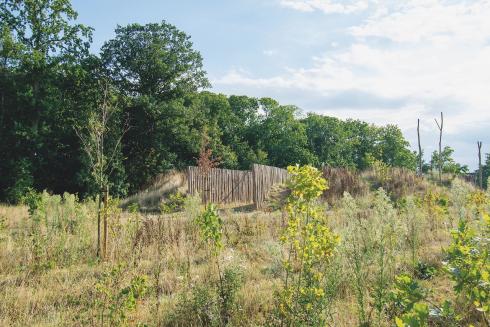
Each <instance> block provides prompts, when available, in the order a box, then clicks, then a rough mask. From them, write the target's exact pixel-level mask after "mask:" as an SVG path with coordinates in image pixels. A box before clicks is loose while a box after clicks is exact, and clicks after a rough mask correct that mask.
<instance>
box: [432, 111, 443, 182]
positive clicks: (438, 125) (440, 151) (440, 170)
mask: <svg viewBox="0 0 490 327" xmlns="http://www.w3.org/2000/svg"><path fill="white" fill-rule="evenodd" d="M434 120H435V121H436V124H437V127H438V128H439V160H438V168H439V183H442V129H443V128H444V116H443V114H442V112H441V123H440V124H439V122H438V121H437V119H434Z"/></svg>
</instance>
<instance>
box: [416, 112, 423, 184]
mask: <svg viewBox="0 0 490 327" xmlns="http://www.w3.org/2000/svg"><path fill="white" fill-rule="evenodd" d="M417 139H418V143H419V175H420V176H422V146H421V145H420V119H417Z"/></svg>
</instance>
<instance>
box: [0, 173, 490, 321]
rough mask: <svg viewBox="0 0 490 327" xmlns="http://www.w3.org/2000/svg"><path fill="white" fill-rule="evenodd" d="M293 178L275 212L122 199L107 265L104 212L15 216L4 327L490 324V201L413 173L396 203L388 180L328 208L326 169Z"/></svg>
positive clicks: (3, 258)
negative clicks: (100, 215)
mask: <svg viewBox="0 0 490 327" xmlns="http://www.w3.org/2000/svg"><path fill="white" fill-rule="evenodd" d="M307 168H309V170H308V169H307ZM292 173H293V178H292V179H291V182H290V183H289V185H288V187H287V188H284V189H285V190H287V192H286V193H287V195H283V196H282V198H281V199H275V200H271V202H275V203H274V205H272V203H271V206H270V208H269V210H265V211H253V210H249V209H248V208H247V207H230V206H223V207H219V206H214V205H208V206H204V205H202V204H201V203H200V199H199V198H197V197H191V196H188V197H185V196H173V197H171V198H172V199H173V200H172V201H169V200H168V199H167V200H164V201H163V202H162V210H161V212H160V213H142V212H139V210H138V207H137V206H136V205H130V206H129V207H128V208H127V209H126V210H122V209H121V208H120V206H119V201H118V200H116V199H111V200H110V201H109V203H108V206H107V207H106V208H103V209H102V210H103V211H106V212H107V217H108V243H107V249H106V251H105V253H104V255H103V256H102V257H101V258H97V256H96V251H97V249H96V245H97V218H96V217H97V205H96V203H97V202H96V201H95V200H85V201H79V200H78V199H77V197H76V196H74V195H71V194H68V193H65V194H64V195H63V196H59V195H50V194H48V193H46V192H44V193H42V194H39V193H34V192H33V193H31V194H28V195H27V196H26V198H25V199H24V205H19V206H6V205H4V206H1V207H0V297H1V298H2V301H0V325H2V326H86V325H93V326H117V325H127V326H264V325H270V326H275V325H277V326H307V325H310V326H320V325H327V326H393V325H397V326H469V325H474V326H486V325H488V316H487V313H488V309H489V308H488V304H489V300H488V296H487V293H488V288H489V285H488V278H489V276H488V271H489V267H488V263H487V256H488V236H489V235H488V233H489V231H490V228H489V218H488V212H489V200H488V198H489V197H488V194H485V193H484V192H482V191H479V190H477V189H476V188H475V187H474V186H472V185H470V184H468V183H466V182H464V181H462V180H460V179H458V178H455V179H453V180H452V181H450V182H448V186H438V185H436V184H435V183H432V182H430V181H427V180H422V179H419V178H418V177H414V176H411V177H410V178H411V179H415V180H417V183H416V185H414V187H412V188H409V189H405V190H404V191H403V192H398V193H400V194H397V192H396V190H395V189H394V187H396V185H399V184H400V183H398V184H397V183H396V181H395V180H394V179H400V178H401V177H400V174H396V173H394V171H393V170H388V171H385V172H383V173H382V175H383V176H382V178H381V177H380V175H379V174H376V173H371V174H369V178H368V177H366V176H363V177H359V178H362V179H363V180H364V182H365V183H368V185H369V188H368V189H367V190H366V191H365V192H362V194H358V195H355V196H351V195H349V194H348V193H344V194H343V195H339V196H338V197H337V198H335V199H330V200H329V201H328V202H327V201H326V200H324V199H323V200H322V197H321V194H322V193H323V192H325V186H326V184H324V182H325V179H323V178H322V177H321V176H320V174H319V173H318V172H317V171H316V169H314V168H311V167H308V166H305V167H303V168H296V171H292ZM406 174H408V173H405V175H406ZM405 178H406V176H405ZM374 181H377V182H374ZM380 185H384V186H385V188H386V189H388V190H390V191H388V192H387V191H385V190H384V189H383V188H378V186H380ZM405 185H407V184H406V183H405ZM333 186H334V185H332V187H333ZM398 191H400V190H398ZM273 208H279V209H275V210H273Z"/></svg>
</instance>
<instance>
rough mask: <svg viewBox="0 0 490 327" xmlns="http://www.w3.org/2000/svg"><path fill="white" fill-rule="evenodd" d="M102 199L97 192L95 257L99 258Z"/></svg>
mask: <svg viewBox="0 0 490 327" xmlns="http://www.w3.org/2000/svg"><path fill="white" fill-rule="evenodd" d="M101 201H102V194H101V193H99V204H98V208H97V258H100V206H101Z"/></svg>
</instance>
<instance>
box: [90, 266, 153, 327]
mask: <svg viewBox="0 0 490 327" xmlns="http://www.w3.org/2000/svg"><path fill="white" fill-rule="evenodd" d="M124 267H125V265H124V264H118V265H117V266H115V267H112V268H110V269H109V270H107V271H105V272H104V273H103V274H102V276H101V278H100V279H99V281H98V282H97V284H96V285H95V287H94V289H95V294H94V302H93V306H94V308H95V309H96V317H95V319H96V320H97V321H98V323H99V324H100V325H101V326H104V325H105V324H107V325H108V326H122V325H126V320H127V317H128V314H129V313H130V312H131V311H134V310H135V309H136V306H137V303H138V300H140V299H141V298H142V297H143V296H144V295H145V293H146V291H147V281H146V276H139V275H138V276H134V277H133V278H132V279H131V280H130V281H129V283H128V284H126V286H124V284H123V278H124V276H125V269H124Z"/></svg>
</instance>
